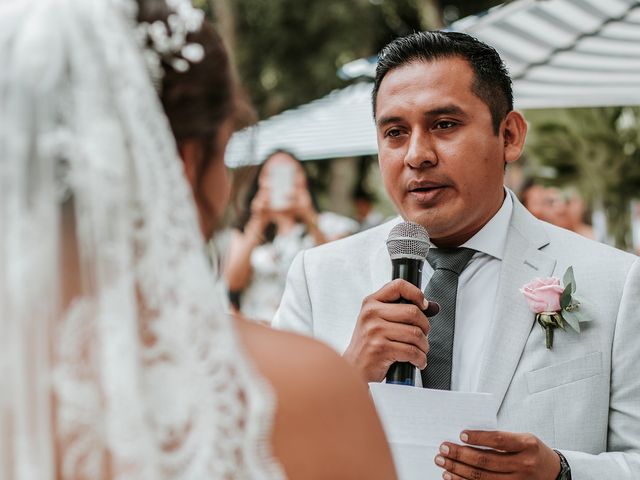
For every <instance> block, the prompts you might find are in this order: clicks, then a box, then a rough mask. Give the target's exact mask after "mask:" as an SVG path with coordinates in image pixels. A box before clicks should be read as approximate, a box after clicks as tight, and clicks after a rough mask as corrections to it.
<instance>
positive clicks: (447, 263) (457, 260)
mask: <svg viewBox="0 0 640 480" xmlns="http://www.w3.org/2000/svg"><path fill="white" fill-rule="evenodd" d="M474 253H476V251H475V250H472V249H470V248H462V247H457V248H432V249H431V250H429V255H427V261H428V262H429V264H430V265H431V266H432V267H433V269H434V270H449V271H450V272H454V273H455V274H456V275H460V273H461V272H462V270H464V267H466V266H467V263H469V260H471V257H473V254H474Z"/></svg>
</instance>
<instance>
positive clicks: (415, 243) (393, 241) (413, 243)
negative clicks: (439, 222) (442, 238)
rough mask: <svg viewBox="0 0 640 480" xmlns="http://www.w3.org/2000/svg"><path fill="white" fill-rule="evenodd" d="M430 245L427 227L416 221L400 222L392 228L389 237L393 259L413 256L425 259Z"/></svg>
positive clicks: (390, 254)
mask: <svg viewBox="0 0 640 480" xmlns="http://www.w3.org/2000/svg"><path fill="white" fill-rule="evenodd" d="M430 246H431V243H430V242H429V234H428V233H427V230H426V228H424V227H423V226H422V225H420V224H417V223H414V222H402V223H399V224H398V225H396V226H395V227H393V228H392V229H391V232H389V238H387V250H389V256H390V257H391V260H396V259H398V258H412V259H415V260H422V261H424V260H425V259H426V258H427V253H429V247H430Z"/></svg>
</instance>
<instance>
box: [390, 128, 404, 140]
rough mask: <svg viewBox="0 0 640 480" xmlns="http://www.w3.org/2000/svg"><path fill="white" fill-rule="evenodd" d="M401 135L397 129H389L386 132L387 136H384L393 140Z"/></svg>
mask: <svg viewBox="0 0 640 480" xmlns="http://www.w3.org/2000/svg"><path fill="white" fill-rule="evenodd" d="M401 133H402V132H401V131H400V129H398V128H391V129H389V130H387V134H386V136H387V137H393V138H395V137H399V136H400V134H401Z"/></svg>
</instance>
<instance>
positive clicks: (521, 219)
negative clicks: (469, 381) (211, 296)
mask: <svg viewBox="0 0 640 480" xmlns="http://www.w3.org/2000/svg"><path fill="white" fill-rule="evenodd" d="M392 224H393V222H390V223H386V224H384V225H381V226H379V227H376V228H374V229H371V230H367V231H365V232H362V233H360V234H357V235H354V236H351V237H348V238H345V239H343V240H340V241H337V242H333V243H330V244H326V245H322V246H320V247H317V248H314V249H311V250H307V251H305V252H302V253H300V254H299V255H298V256H297V257H296V259H295V260H294V262H293V264H292V266H291V269H290V271H289V276H288V279H287V287H286V290H285V293H284V297H283V299H282V303H281V305H280V309H279V311H278V313H277V314H276V317H275V319H274V325H275V326H276V327H277V328H283V329H287V330H293V331H297V332H301V333H306V334H309V335H312V336H314V337H316V338H318V339H320V340H323V341H325V342H326V343H328V344H329V345H331V346H333V347H334V348H335V349H336V350H337V351H338V352H343V351H344V350H345V349H346V348H347V346H348V345H349V341H350V339H351V334H352V332H353V329H354V326H355V323H356V319H357V316H358V313H359V310H360V306H361V303H362V300H363V299H364V297H366V296H367V295H370V294H371V293H373V292H374V291H376V290H378V289H379V288H380V287H382V286H383V285H384V284H385V283H387V282H388V281H389V280H390V279H391V265H390V261H389V256H388V253H387V251H386V246H385V240H386V239H387V236H388V234H389V230H390V229H391V227H392ZM569 266H573V269H574V273H575V278H576V284H577V292H576V294H578V295H579V296H580V297H581V298H583V299H584V300H585V305H583V307H582V308H581V309H580V314H581V315H584V316H588V317H589V318H590V319H591V321H590V322H589V323H582V324H581V327H582V332H581V333H576V332H574V331H572V330H567V331H560V330H558V331H556V334H555V339H554V344H553V349H552V350H548V349H546V348H545V345H544V332H543V330H542V328H540V327H539V326H538V325H537V324H536V323H535V321H534V314H533V313H532V312H531V311H530V310H529V308H528V306H527V304H526V302H525V299H524V297H523V296H522V294H521V293H520V292H519V289H520V288H521V287H522V286H523V285H524V284H525V283H528V282H530V281H531V280H533V279H534V278H535V277H549V276H557V277H560V278H561V277H562V275H563V274H564V272H565V270H566V269H567V268H568V267H569ZM496 302H497V311H498V314H497V315H496V318H495V319H494V322H493V326H492V332H491V334H490V340H489V345H488V348H487V350H486V352H485V355H484V358H483V359H482V368H481V372H482V373H481V378H480V391H483V392H490V393H493V394H494V395H495V396H496V397H497V399H498V401H499V404H500V408H499V411H498V425H499V428H500V429H501V430H506V431H513V432H531V433H533V434H535V435H537V436H538V437H539V438H540V439H541V440H543V441H544V442H545V443H546V444H547V445H549V446H551V447H553V448H557V449H559V450H561V451H562V452H563V454H564V455H565V457H566V458H567V460H568V461H569V463H570V465H571V469H572V475H573V478H574V480H582V479H593V480H596V479H597V480H601V479H604V478H615V479H629V480H638V479H640V259H638V257H636V256H634V255H631V254H628V253H624V252H621V251H619V250H616V249H613V248H611V247H608V246H605V245H602V244H599V243H596V242H593V241H590V240H587V239H585V238H583V237H580V236H578V235H575V234H573V233H571V232H568V231H566V230H563V229H560V228H557V227H554V226H552V225H549V224H547V223H544V222H540V221H539V220H537V219H536V218H534V217H533V216H532V215H531V214H530V213H529V212H528V211H527V210H526V209H525V208H524V207H523V206H522V205H521V204H520V203H519V202H518V200H517V199H516V198H514V210H513V214H512V218H511V223H510V227H509V232H508V236H507V244H506V248H505V256H504V259H503V262H502V267H501V274H500V280H499V286H498V294H497V298H496ZM587 303H588V304H587Z"/></svg>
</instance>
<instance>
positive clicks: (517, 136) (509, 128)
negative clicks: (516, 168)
mask: <svg viewBox="0 0 640 480" xmlns="http://www.w3.org/2000/svg"><path fill="white" fill-rule="evenodd" d="M502 129H503V130H502V132H503V138H504V161H505V163H513V162H515V161H516V160H518V158H520V154H521V153H522V149H523V148H524V140H525V138H526V136H527V122H526V120H525V119H524V117H523V116H522V114H521V113H520V112H516V111H515V110H512V111H510V112H509V113H508V114H507V117H506V118H505V119H504V121H503V123H502Z"/></svg>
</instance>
